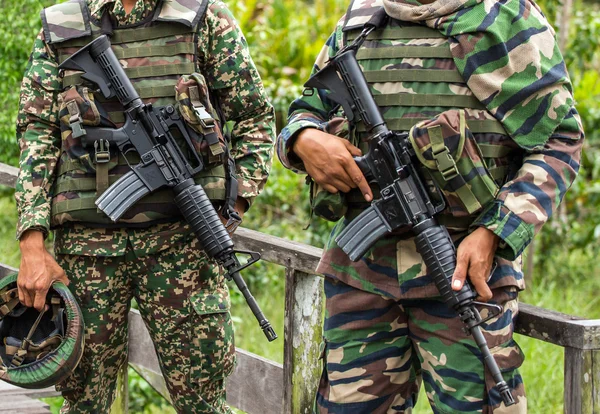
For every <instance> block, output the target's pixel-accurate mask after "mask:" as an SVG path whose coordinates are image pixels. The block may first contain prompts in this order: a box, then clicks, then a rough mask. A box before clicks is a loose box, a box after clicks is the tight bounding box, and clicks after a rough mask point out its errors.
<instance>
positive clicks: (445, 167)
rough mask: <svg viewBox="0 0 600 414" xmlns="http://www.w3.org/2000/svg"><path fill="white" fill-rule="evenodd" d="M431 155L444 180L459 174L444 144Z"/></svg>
mask: <svg viewBox="0 0 600 414" xmlns="http://www.w3.org/2000/svg"><path fill="white" fill-rule="evenodd" d="M432 155H433V158H435V163H436V165H437V167H438V171H439V172H440V174H442V177H444V180H446V181H450V180H451V179H453V178H454V177H456V176H457V175H458V174H459V172H458V168H457V167H456V163H455V162H454V159H453V158H452V155H450V153H449V151H448V147H446V146H444V148H443V149H442V150H441V151H440V152H434V153H432Z"/></svg>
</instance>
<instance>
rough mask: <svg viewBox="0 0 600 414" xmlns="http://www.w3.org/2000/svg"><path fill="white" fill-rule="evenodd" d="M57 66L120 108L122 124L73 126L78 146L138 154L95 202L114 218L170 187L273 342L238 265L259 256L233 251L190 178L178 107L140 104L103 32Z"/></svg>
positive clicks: (193, 165)
mask: <svg viewBox="0 0 600 414" xmlns="http://www.w3.org/2000/svg"><path fill="white" fill-rule="evenodd" d="M59 68H60V69H71V70H77V71H82V72H84V73H83V74H82V75H81V76H82V78H83V79H86V80H88V81H91V82H93V83H95V84H96V85H97V86H98V87H99V88H100V91H101V93H102V95H104V97H105V98H107V99H108V98H112V97H114V96H116V97H117V99H118V100H119V102H120V103H121V104H122V105H123V108H124V114H125V123H124V125H123V126H122V127H121V128H102V127H86V130H87V131H85V130H82V129H81V128H78V129H77V134H78V135H79V136H80V137H81V140H82V145H83V146H87V147H90V146H95V147H96V148H98V147H101V148H104V150H105V151H106V150H107V147H109V146H110V145H115V146H116V147H117V148H118V149H119V151H121V152H122V153H123V154H126V153H128V152H130V151H135V152H137V153H138V154H139V155H140V160H141V161H140V162H139V164H137V165H136V166H134V167H132V169H131V171H130V172H128V173H127V174H125V175H124V176H123V177H121V178H120V179H119V180H117V181H116V182H115V183H114V184H113V185H111V186H110V187H109V188H108V189H107V190H106V191H105V192H104V193H103V194H102V195H101V196H100V197H98V199H97V200H96V206H97V207H98V208H99V209H100V210H102V211H103V212H104V213H105V214H106V215H108V216H109V217H110V218H111V220H113V221H115V222H116V221H117V220H119V218H120V217H121V216H122V215H123V214H124V213H125V212H126V211H127V210H128V209H129V208H130V207H131V206H132V205H134V204H135V203H136V202H137V201H138V200H139V199H141V198H142V197H144V196H145V195H147V194H149V193H152V192H153V191H155V190H158V189H159V188H163V187H171V188H173V191H174V193H175V204H176V205H177V206H178V207H179V209H180V210H181V213H182V214H183V217H184V218H185V220H186V221H187V222H188V224H189V225H190V227H191V228H192V230H193V231H194V233H195V234H196V236H197V237H198V240H199V242H200V246H201V247H202V249H203V250H204V251H205V252H206V254H207V255H208V257H210V258H214V259H216V260H217V262H218V263H219V265H221V266H223V267H224V268H225V271H226V273H225V277H226V278H227V280H231V279H233V280H234V282H235V284H236V285H237V287H238V288H239V289H240V291H241V292H242V294H243V295H244V298H245V299H246V302H247V303H248V306H249V307H250V309H251V310H252V313H254V316H255V317H256V319H257V320H258V322H259V324H260V327H261V329H262V330H263V332H264V334H265V335H266V337H267V339H268V340H269V341H273V340H275V339H276V338H277V334H275V331H274V330H273V328H272V327H271V324H270V323H269V321H268V320H267V319H266V318H265V316H264V314H263V313H262V311H261V309H260V307H259V305H258V303H256V300H255V299H254V297H253V296H252V294H251V293H250V290H249V289H248V286H247V285H246V282H245V281H244V279H243V278H242V276H241V275H240V271H241V270H242V269H244V268H246V267H247V266H249V265H250V264H252V263H255V262H256V261H258V260H259V259H260V254H259V253H257V252H247V251H241V250H234V248H233V240H232V239H231V236H230V235H229V232H228V231H227V229H226V228H225V226H224V225H223V223H222V222H221V219H220V218H219V215H218V214H217V212H216V210H215V208H214V206H213V204H212V203H211V201H210V199H209V198H208V196H207V195H206V193H205V192H204V189H203V188H202V186H200V185H198V184H195V183H194V179H193V176H194V175H195V174H197V173H198V172H200V171H202V169H203V168H204V163H203V161H202V158H201V157H200V156H199V155H198V153H197V152H196V150H195V148H194V146H193V144H192V139H191V136H190V133H192V132H191V129H188V128H186V126H185V121H184V120H183V119H181V118H180V116H179V114H178V113H177V110H176V109H175V108H174V107H173V106H171V105H168V106H164V107H153V106H152V105H150V104H148V105H146V104H144V103H143V102H142V100H141V99H140V96H139V95H138V93H137V92H136V90H135V89H134V87H133V85H132V84H131V81H130V80H129V78H128V77H127V75H126V74H125V71H124V70H123V68H122V67H121V65H120V64H119V60H118V59H117V57H116V56H115V53H114V52H113V51H112V49H111V47H110V41H109V40H108V38H107V37H106V36H105V35H103V36H100V37H98V38H97V39H95V40H93V41H92V42H91V43H89V44H88V45H86V46H84V47H83V48H82V49H80V50H78V51H77V52H76V53H75V54H73V55H72V56H71V57H70V58H69V59H67V60H66V61H65V62H63V63H62V64H61V65H60V66H59ZM174 130H176V131H178V132H179V134H180V135H181V136H182V137H183V139H184V141H185V145H186V146H187V149H188V151H187V153H189V156H191V157H192V159H191V160H188V158H187V157H186V156H185V155H184V153H183V151H182V150H181V148H180V147H179V145H178V144H177V141H176V140H175V136H174V134H173V131H174ZM88 132H89V135H88ZM234 196H236V194H234ZM235 215H237V213H232V216H234V217H235ZM238 218H239V216H238ZM236 253H243V254H247V255H249V256H250V259H249V260H248V262H247V263H246V264H244V265H242V264H240V261H239V259H238V258H237V255H236Z"/></svg>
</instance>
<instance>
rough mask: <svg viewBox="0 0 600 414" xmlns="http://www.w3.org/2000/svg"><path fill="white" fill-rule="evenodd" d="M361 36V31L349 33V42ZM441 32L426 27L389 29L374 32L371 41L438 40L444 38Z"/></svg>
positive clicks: (370, 37)
mask: <svg viewBox="0 0 600 414" xmlns="http://www.w3.org/2000/svg"><path fill="white" fill-rule="evenodd" d="M359 34H360V32H359V31H352V32H351V33H348V40H354V39H356V38H357V37H358V35H359ZM444 37H446V36H444V35H443V34H442V33H441V32H440V31H439V30H436V29H431V28H429V27H426V26H405V27H387V28H385V29H383V30H377V31H375V32H372V33H371V34H370V35H369V37H367V39H369V40H390V39H391V40H395V39H438V38H444Z"/></svg>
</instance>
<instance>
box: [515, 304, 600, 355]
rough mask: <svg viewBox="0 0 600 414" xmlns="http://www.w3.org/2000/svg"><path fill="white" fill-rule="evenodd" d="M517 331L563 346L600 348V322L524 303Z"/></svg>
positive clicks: (521, 307) (599, 320)
mask: <svg viewBox="0 0 600 414" xmlns="http://www.w3.org/2000/svg"><path fill="white" fill-rule="evenodd" d="M515 330H516V332H517V333H520V334H522V335H527V336H530V337H532V338H535V339H539V340H541V341H544V342H549V343H552V344H555V345H560V346H562V347H571V348H578V349H600V319H594V320H591V319H582V318H579V317H577V316H572V315H566V314H564V313H560V312H556V311H552V310H548V309H543V308H538V307H537V306H532V305H528V304H526V303H520V304H519V316H518V319H517V324H516V329H515Z"/></svg>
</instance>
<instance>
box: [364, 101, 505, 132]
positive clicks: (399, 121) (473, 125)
mask: <svg viewBox="0 0 600 414" xmlns="http://www.w3.org/2000/svg"><path fill="white" fill-rule="evenodd" d="M420 96H421V95H420ZM428 119H429V118H394V119H386V122H387V126H388V128H389V129H391V130H393V131H408V130H410V129H411V128H412V127H413V126H414V125H415V124H416V123H417V122H421V121H426V120H428ZM467 124H468V126H469V129H470V130H471V132H472V133H475V134H484V133H495V134H504V135H506V131H505V130H504V127H503V126H502V124H501V123H500V122H498V121H496V120H492V119H486V120H485V121H467ZM356 128H357V130H358V132H366V131H367V129H366V128H365V125H364V124H363V123H362V122H361V123H359V124H358V125H357V126H356Z"/></svg>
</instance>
